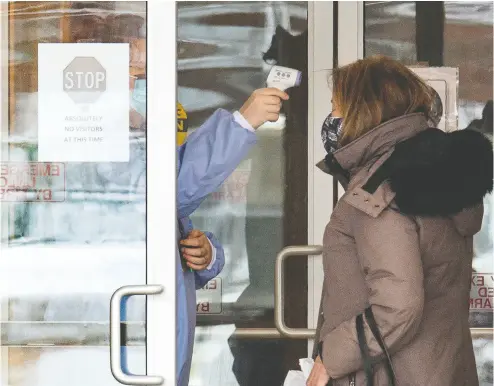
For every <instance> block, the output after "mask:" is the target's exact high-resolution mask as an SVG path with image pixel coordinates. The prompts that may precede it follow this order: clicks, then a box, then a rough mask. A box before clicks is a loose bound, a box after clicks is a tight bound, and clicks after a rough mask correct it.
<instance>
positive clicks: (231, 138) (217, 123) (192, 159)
mask: <svg viewBox="0 0 494 386" xmlns="http://www.w3.org/2000/svg"><path fill="white" fill-rule="evenodd" d="M255 143H256V134H255V133H254V132H252V131H250V130H248V129H246V128H244V127H242V126H241V125H240V124H239V123H238V121H237V120H236V119H235V118H234V116H233V114H231V113H229V112H227V111H226V110H223V109H219V110H216V111H215V112H214V114H213V115H212V116H211V117H210V118H209V119H208V120H207V121H206V122H205V123H204V124H203V125H202V126H201V127H200V128H199V129H197V130H196V131H195V132H193V133H192V134H191V135H190V136H189V137H188V138H187V142H186V143H185V144H184V145H182V146H180V147H179V149H178V160H177V163H178V165H179V168H178V176H177V209H178V216H179V218H183V217H187V216H189V215H190V214H191V213H192V212H193V211H194V210H195V209H197V207H198V206H199V205H200V204H201V202H202V201H203V200H204V199H205V198H206V197H207V196H208V195H209V194H211V193H212V192H214V191H215V190H216V189H218V187H219V186H220V185H221V184H222V183H223V182H224V181H225V180H226V178H227V177H228V176H229V175H230V174H231V173H232V172H233V171H234V170H235V168H236V167H237V166H238V164H239V163H240V162H241V161H242V160H243V159H244V158H245V157H246V156H247V154H248V152H249V150H250V149H251V147H252V146H253V145H254V144H255Z"/></svg>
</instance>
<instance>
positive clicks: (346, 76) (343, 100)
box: [331, 56, 434, 146]
mask: <svg viewBox="0 0 494 386" xmlns="http://www.w3.org/2000/svg"><path fill="white" fill-rule="evenodd" d="M331 78H332V86H333V104H334V105H336V106H337V107H338V109H339V110H340V112H341V114H342V115H341V116H342V118H343V132H342V136H341V138H340V140H339V145H340V146H344V145H346V144H348V143H350V142H352V141H353V140H355V139H357V138H358V137H360V136H361V135H363V134H365V133H366V132H368V131H370V130H371V129H373V128H374V127H376V126H378V125H379V124H381V123H383V122H386V121H388V120H390V119H392V118H396V117H399V116H401V115H405V114H411V113H417V112H420V113H424V114H425V115H426V117H427V118H429V113H430V111H431V108H432V102H433V96H434V94H433V91H432V89H431V88H430V87H429V86H428V85H427V84H426V83H425V82H424V81H423V80H421V79H420V78H419V77H418V76H417V75H415V73H413V72H412V71H411V70H409V69H408V68H407V67H406V66H404V65H402V64H401V63H399V62H397V61H395V60H392V59H390V58H387V57H385V56H371V57H368V58H365V59H361V60H358V61H356V62H354V63H351V64H348V65H346V66H343V67H340V68H337V69H335V70H333V72H332V75H331Z"/></svg>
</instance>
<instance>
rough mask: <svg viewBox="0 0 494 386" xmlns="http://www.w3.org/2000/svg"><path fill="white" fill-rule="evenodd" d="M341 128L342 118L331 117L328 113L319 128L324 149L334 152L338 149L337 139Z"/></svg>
mask: <svg viewBox="0 0 494 386" xmlns="http://www.w3.org/2000/svg"><path fill="white" fill-rule="evenodd" d="M342 128H343V118H339V117H333V116H332V114H329V115H328V117H327V118H326V119H325V120H324V123H323V125H322V128H321V138H322V143H323V145H324V149H326V151H327V152H328V153H334V152H335V151H336V149H338V140H339V138H340V136H341V131H342Z"/></svg>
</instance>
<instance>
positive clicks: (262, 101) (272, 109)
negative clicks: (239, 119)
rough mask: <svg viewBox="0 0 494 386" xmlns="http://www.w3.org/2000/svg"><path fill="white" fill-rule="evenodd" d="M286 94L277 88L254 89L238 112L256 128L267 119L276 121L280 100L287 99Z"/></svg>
mask: <svg viewBox="0 0 494 386" xmlns="http://www.w3.org/2000/svg"><path fill="white" fill-rule="evenodd" d="M287 99H288V94H287V93H286V92H284V91H281V90H278V89H277V88H262V89H259V90H255V91H254V92H253V93H252V95H251V96H250V97H249V99H247V101H246V102H245V103H244V105H243V106H242V107H241V108H240V110H239V112H240V114H242V116H243V117H244V118H245V119H246V120H247V122H249V124H250V125H251V126H252V127H253V128H254V129H257V128H258V127H259V126H261V125H262V124H263V123H265V122H267V121H271V122H276V121H277V120H278V118H279V116H280V109H281V101H282V100H285V101H286V100H287Z"/></svg>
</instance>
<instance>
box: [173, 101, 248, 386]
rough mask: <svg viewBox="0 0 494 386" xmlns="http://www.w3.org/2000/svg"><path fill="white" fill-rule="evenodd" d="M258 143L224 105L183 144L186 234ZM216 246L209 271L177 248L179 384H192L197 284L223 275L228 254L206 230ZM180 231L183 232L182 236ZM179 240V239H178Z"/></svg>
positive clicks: (181, 199) (181, 217) (180, 198)
mask: <svg viewBox="0 0 494 386" xmlns="http://www.w3.org/2000/svg"><path fill="white" fill-rule="evenodd" d="M255 143H256V135H255V133H254V132H253V131H252V130H249V129H248V124H245V120H243V117H242V116H240V115H239V114H238V113H235V115H233V114H231V113H229V112H227V111H225V110H223V109H219V110H216V111H215V112H214V114H213V115H212V116H211V117H210V118H209V119H208V120H207V121H206V122H205V123H204V124H203V125H202V126H201V127H200V128H199V129H197V130H196V131H195V132H193V133H192V134H190V135H189V136H188V138H187V142H186V143H184V144H183V145H182V146H180V147H179V148H178V160H177V167H178V175H177V212H178V215H177V216H178V221H181V222H182V225H183V228H184V230H185V233H188V232H189V231H190V230H191V229H192V223H191V221H190V219H189V218H188V217H189V216H190V215H191V214H192V213H193V212H194V210H196V209H197V207H198V206H199V205H200V204H201V203H202V202H203V201H204V199H205V198H206V197H207V196H208V195H209V194H211V193H212V192H214V191H215V190H217V189H218V188H219V187H220V185H221V184H222V183H223V182H224V181H225V180H226V178H227V177H228V176H229V175H230V174H231V173H232V172H233V171H234V170H235V168H236V167H237V166H238V164H239V163H240V162H241V161H242V160H243V159H244V158H245V157H246V156H247V153H248V152H249V150H250V149H251V147H252V146H253V145H254V144H255ZM206 235H207V236H208V238H209V240H210V241H211V243H212V245H213V246H214V247H215V248H216V261H215V263H214V265H213V267H212V268H211V269H210V270H204V271H201V272H190V271H185V272H184V271H183V270H182V265H181V262H180V255H179V253H178V247H177V252H176V254H175V255H176V271H177V341H176V344H177V357H176V360H177V385H179V386H187V385H188V383H189V373H190V365H191V361H192V349H193V345H194V329H195V323H196V293H195V291H196V289H198V288H202V287H203V286H204V285H205V284H206V283H207V282H208V281H209V280H211V279H213V278H214V277H215V276H216V275H218V274H219V273H220V272H221V270H222V268H223V265H224V262H225V258H224V253H223V248H222V247H221V244H220V243H219V242H218V241H217V240H216V239H215V238H214V236H213V235H212V234H210V233H206ZM179 236H180V235H178V237H179ZM177 245H178V240H177Z"/></svg>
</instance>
